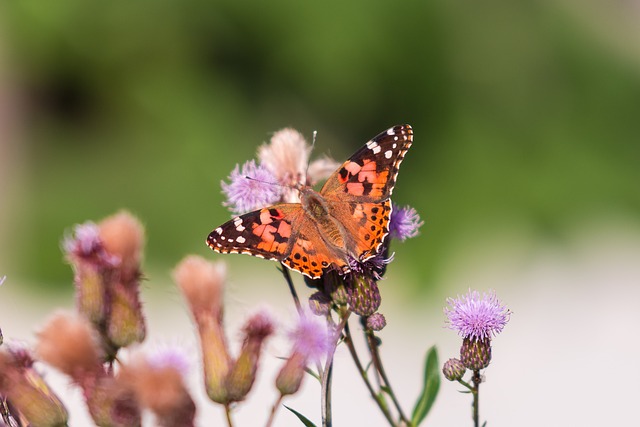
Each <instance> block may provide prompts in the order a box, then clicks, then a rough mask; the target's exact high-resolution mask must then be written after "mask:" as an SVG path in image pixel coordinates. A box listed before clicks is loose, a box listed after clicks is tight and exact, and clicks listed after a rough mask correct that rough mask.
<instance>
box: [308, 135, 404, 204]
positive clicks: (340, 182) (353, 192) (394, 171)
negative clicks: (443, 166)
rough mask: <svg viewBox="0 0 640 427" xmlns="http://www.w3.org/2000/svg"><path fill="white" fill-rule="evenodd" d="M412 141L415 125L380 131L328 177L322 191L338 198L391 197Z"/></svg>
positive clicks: (372, 199)
mask: <svg viewBox="0 0 640 427" xmlns="http://www.w3.org/2000/svg"><path fill="white" fill-rule="evenodd" d="M412 142H413V129H412V128H411V126H409V125H399V126H394V127H392V128H389V129H388V130H386V131H384V132H382V133H380V134H379V135H378V136H376V137H374V138H373V139H371V140H370V141H369V142H367V143H366V144H365V145H364V146H363V147H362V148H360V149H359V150H358V151H356V152H355V154H354V155H353V156H351V157H349V159H348V160H347V161H346V162H344V163H343V164H342V166H340V167H339V168H338V170H336V171H335V172H334V173H333V174H332V175H331V176H330V177H329V179H327V182H325V184H324V186H323V187H322V190H320V194H322V196H324V197H325V199H327V200H334V201H336V202H351V201H353V202H382V201H384V200H387V199H388V198H389V197H391V193H392V192H393V187H394V185H395V183H396V177H397V176H398V169H399V168H400V163H402V160H403V159H404V155H405V154H406V152H407V150H408V149H409V147H411V143H412Z"/></svg>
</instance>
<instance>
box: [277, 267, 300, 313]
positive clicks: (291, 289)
mask: <svg viewBox="0 0 640 427" xmlns="http://www.w3.org/2000/svg"><path fill="white" fill-rule="evenodd" d="M282 275H283V276H284V280H286V281H287V285H289V292H291V296H292V297H293V302H294V304H295V305H296V310H298V313H299V314H301V313H302V305H300V298H298V293H297V292H296V288H295V287H294V286H293V280H291V274H290V273H289V269H288V268H287V267H285V265H284V264H282Z"/></svg>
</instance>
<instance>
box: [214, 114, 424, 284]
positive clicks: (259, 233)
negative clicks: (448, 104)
mask: <svg viewBox="0 0 640 427" xmlns="http://www.w3.org/2000/svg"><path fill="white" fill-rule="evenodd" d="M412 141H413V131H412V129H411V126H409V125H400V126H395V127H393V128H390V129H389V130H387V131H386V132H383V133H381V134H379V135H378V136H376V137H375V138H373V139H372V140H370V141H369V142H367V144H366V145H365V146H363V147H362V148H361V149H360V150H358V151H357V152H356V153H355V154H354V155H353V156H351V157H350V158H349V159H348V160H347V161H346V162H345V163H343V164H342V166H341V167H339V168H338V170H336V171H335V172H334V173H333V174H332V175H331V176H330V177H329V179H327V181H326V182H325V184H324V186H323V187H322V189H321V190H320V191H315V190H314V189H313V188H311V187H308V186H303V185H300V186H299V187H298V191H299V195H300V203H280V204H276V205H273V206H269V207H265V208H262V209H258V210H255V211H252V212H249V213H246V214H244V215H240V216H238V217H236V218H233V219H232V220H230V221H228V222H226V223H225V224H223V225H221V226H220V227H218V228H216V229H215V230H213V231H212V232H211V233H210V234H209V237H208V238H207V244H208V245H209V246H210V247H211V249H213V250H214V251H216V252H219V253H246V254H250V255H254V256H258V257H262V258H266V259H271V260H276V261H280V262H282V263H283V264H284V265H285V266H287V267H288V268H290V269H292V270H296V271H299V272H300V273H302V274H304V275H306V276H308V277H311V278H319V277H320V276H321V275H322V274H323V272H324V271H325V270H327V269H337V270H341V271H343V272H347V271H349V261H350V260H357V261H365V260H367V259H369V258H371V257H373V256H375V255H376V254H378V252H379V250H380V248H381V247H382V244H383V242H384V240H385V238H386V236H387V235H388V233H389V218H390V215H391V209H392V208H391V200H390V197H391V192H392V191H393V186H394V184H395V179H396V176H397V173H398V168H399V166H400V163H401V162H402V159H403V158H404V154H405V153H406V151H407V150H408V149H409V147H410V146H411V143H412Z"/></svg>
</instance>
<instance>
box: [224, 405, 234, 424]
mask: <svg viewBox="0 0 640 427" xmlns="http://www.w3.org/2000/svg"><path fill="white" fill-rule="evenodd" d="M224 412H225V414H226V416H227V425H228V426H229V427H233V420H232V419H231V407H230V406H229V404H228V403H227V404H226V405H224Z"/></svg>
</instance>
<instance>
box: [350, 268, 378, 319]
mask: <svg viewBox="0 0 640 427" xmlns="http://www.w3.org/2000/svg"><path fill="white" fill-rule="evenodd" d="M347 295H348V299H347V304H348V305H349V308H350V309H351V311H353V312H354V313H355V314H357V315H359V316H370V315H372V314H373V313H375V312H376V310H378V307H380V302H381V298H380V291H379V290H378V284H377V283H376V280H375V279H374V278H372V277H368V276H367V275H366V274H358V275H354V278H353V282H352V284H351V286H349V287H348V288H347Z"/></svg>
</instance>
